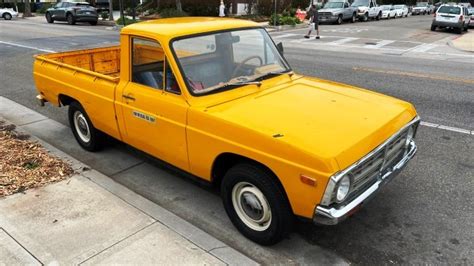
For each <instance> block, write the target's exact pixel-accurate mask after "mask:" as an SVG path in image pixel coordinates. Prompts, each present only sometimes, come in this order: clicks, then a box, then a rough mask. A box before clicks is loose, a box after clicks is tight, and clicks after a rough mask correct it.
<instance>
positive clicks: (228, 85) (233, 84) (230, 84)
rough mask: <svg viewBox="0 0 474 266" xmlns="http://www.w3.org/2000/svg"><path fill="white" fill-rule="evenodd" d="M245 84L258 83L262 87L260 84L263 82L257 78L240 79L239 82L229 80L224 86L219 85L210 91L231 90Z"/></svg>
mask: <svg viewBox="0 0 474 266" xmlns="http://www.w3.org/2000/svg"><path fill="white" fill-rule="evenodd" d="M244 85H257V86H259V87H260V85H262V82H260V81H255V80H251V81H238V82H227V83H224V84H222V86H220V87H217V88H216V89H213V90H212V91H210V93H214V92H219V91H225V90H229V89H232V88H235V87H239V86H244Z"/></svg>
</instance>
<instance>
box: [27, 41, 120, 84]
mask: <svg viewBox="0 0 474 266" xmlns="http://www.w3.org/2000/svg"><path fill="white" fill-rule="evenodd" d="M36 59H37V60H43V61H47V62H49V63H53V64H54V63H56V64H58V63H59V65H61V66H63V67H66V68H72V69H75V70H78V71H81V72H85V73H87V74H92V75H96V76H99V77H101V78H105V79H108V80H110V81H114V82H118V80H119V74H120V47H119V46H112V47H104V48H94V49H86V50H77V51H70V52H61V53H51V54H42V55H38V56H36ZM91 72H92V73H91Z"/></svg>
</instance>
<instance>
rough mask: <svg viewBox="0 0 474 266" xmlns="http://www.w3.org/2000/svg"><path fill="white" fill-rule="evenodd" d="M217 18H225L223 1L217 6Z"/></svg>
mask: <svg viewBox="0 0 474 266" xmlns="http://www.w3.org/2000/svg"><path fill="white" fill-rule="evenodd" d="M219 17H221V18H222V17H225V5H224V1H222V0H221V4H220V5H219Z"/></svg>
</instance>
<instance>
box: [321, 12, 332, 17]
mask: <svg viewBox="0 0 474 266" xmlns="http://www.w3.org/2000/svg"><path fill="white" fill-rule="evenodd" d="M318 15H320V16H325V17H330V16H332V13H331V12H318Z"/></svg>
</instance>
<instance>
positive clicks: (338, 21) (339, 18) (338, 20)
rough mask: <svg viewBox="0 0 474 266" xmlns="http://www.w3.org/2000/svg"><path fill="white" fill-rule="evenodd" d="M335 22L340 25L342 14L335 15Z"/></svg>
mask: <svg viewBox="0 0 474 266" xmlns="http://www.w3.org/2000/svg"><path fill="white" fill-rule="evenodd" d="M336 23H337V25H341V24H342V15H339V17H337V21H336Z"/></svg>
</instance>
